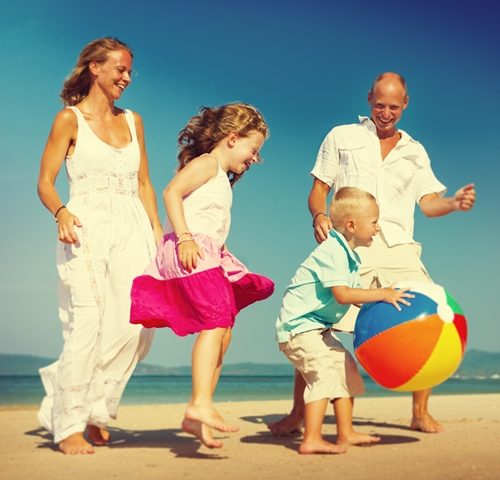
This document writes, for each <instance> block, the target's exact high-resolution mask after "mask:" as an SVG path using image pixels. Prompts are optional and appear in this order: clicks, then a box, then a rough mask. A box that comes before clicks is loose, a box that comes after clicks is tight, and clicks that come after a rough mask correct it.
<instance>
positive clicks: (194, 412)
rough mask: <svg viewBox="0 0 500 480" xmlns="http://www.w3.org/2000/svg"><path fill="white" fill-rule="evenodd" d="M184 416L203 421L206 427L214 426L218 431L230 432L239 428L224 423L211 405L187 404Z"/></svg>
mask: <svg viewBox="0 0 500 480" xmlns="http://www.w3.org/2000/svg"><path fill="white" fill-rule="evenodd" d="M185 418H187V419H189V420H196V421H198V422H201V423H204V424H205V425H207V426H208V427H210V428H214V429H215V430H218V431H219V432H227V433H231V432H237V431H238V430H239V429H238V427H236V426H234V425H228V424H227V423H225V422H224V419H223V418H222V417H221V416H220V415H219V413H218V412H217V410H215V408H214V407H212V406H201V405H196V406H195V405H188V406H187V408H186V413H185Z"/></svg>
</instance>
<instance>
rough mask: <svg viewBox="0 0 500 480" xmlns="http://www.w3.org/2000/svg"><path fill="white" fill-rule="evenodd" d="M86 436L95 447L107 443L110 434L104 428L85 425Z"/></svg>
mask: <svg viewBox="0 0 500 480" xmlns="http://www.w3.org/2000/svg"><path fill="white" fill-rule="evenodd" d="M87 438H88V439H89V440H90V441H91V442H92V443H93V444H94V445H96V446H97V447H102V446H103V445H108V444H109V438H110V434H109V432H108V431H107V430H106V429H105V428H101V427H97V426H95V425H87Z"/></svg>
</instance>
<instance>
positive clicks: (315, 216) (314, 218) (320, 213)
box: [312, 212, 328, 228]
mask: <svg viewBox="0 0 500 480" xmlns="http://www.w3.org/2000/svg"><path fill="white" fill-rule="evenodd" d="M319 215H324V216H325V217H328V215H327V214H326V213H323V212H319V213H317V214H316V215H314V217H313V223H312V226H313V228H314V222H315V221H316V218H317V217H318V216H319Z"/></svg>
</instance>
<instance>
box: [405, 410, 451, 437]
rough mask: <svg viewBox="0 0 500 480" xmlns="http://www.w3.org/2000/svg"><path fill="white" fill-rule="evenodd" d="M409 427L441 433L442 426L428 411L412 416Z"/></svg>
mask: <svg viewBox="0 0 500 480" xmlns="http://www.w3.org/2000/svg"><path fill="white" fill-rule="evenodd" d="M410 428H411V429H412V430H418V431H419V432H424V433H441V432H442V431H443V430H444V427H443V426H442V425H441V424H440V423H439V422H438V421H436V420H434V418H432V417H431V416H430V415H429V414H428V413H426V414H425V415H422V416H421V417H415V416H414V417H413V418H412V419H411V424H410Z"/></svg>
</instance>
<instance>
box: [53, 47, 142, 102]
mask: <svg viewBox="0 0 500 480" xmlns="http://www.w3.org/2000/svg"><path fill="white" fill-rule="evenodd" d="M116 50H126V51H127V52H128V53H130V56H131V57H133V56H134V55H133V53H132V50H130V48H129V47H128V46H127V45H126V44H125V43H123V42H122V41H121V40H118V39H117V38H114V37H103V38H98V39H97V40H93V41H92V42H90V43H88V44H87V45H85V47H83V50H82V51H81V52H80V56H79V57H78V60H77V62H76V65H75V67H74V68H73V70H72V71H71V73H70V75H69V77H68V78H67V79H66V80H65V82H64V85H63V89H62V91H61V93H60V95H59V96H60V97H61V99H62V102H63V104H64V105H65V106H68V105H76V104H77V103H79V102H81V101H82V100H83V99H84V98H85V97H86V96H87V95H88V94H89V90H90V87H91V86H92V77H91V75H90V71H89V64H90V62H98V63H103V62H105V61H106V60H107V59H108V54H109V52H114V51H116Z"/></svg>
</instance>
